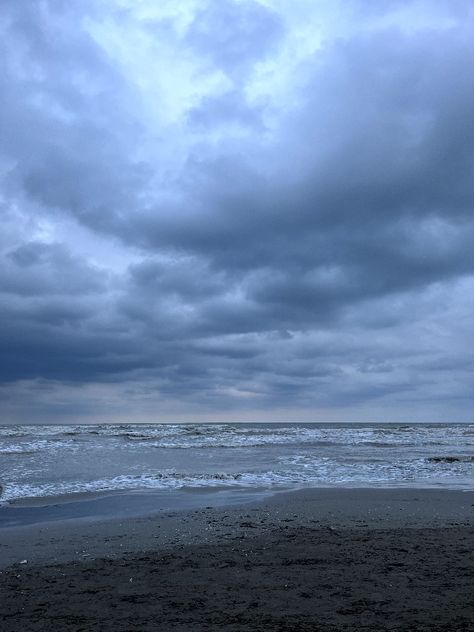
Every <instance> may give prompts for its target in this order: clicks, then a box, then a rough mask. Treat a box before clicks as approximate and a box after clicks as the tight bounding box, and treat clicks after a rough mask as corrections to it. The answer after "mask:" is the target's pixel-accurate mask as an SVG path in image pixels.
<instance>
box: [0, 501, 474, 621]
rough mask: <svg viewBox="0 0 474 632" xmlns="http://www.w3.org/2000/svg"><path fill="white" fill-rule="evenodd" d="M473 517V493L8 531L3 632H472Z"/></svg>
mask: <svg viewBox="0 0 474 632" xmlns="http://www.w3.org/2000/svg"><path fill="white" fill-rule="evenodd" d="M473 514H474V493H472V492H466V493H464V492H456V491H435V490H348V489H346V490H305V491H302V492H295V493H288V494H278V495H277V496H275V497H273V498H271V499H267V500H259V501H258V502H256V503H251V504H247V505H242V506H239V507H225V508H219V509H197V510H192V511H174V512H166V513H161V514H157V515H153V516H142V517H140V518H130V519H127V520H112V521H103V520H102V521H88V522H87V521H80V520H79V521H78V520H67V521H64V522H61V523H58V522H55V523H41V524H36V525H28V526H25V527H19V528H7V529H1V530H0V543H1V545H2V546H1V547H0V561H1V563H2V566H3V570H2V572H1V574H0V594H1V595H2V597H1V601H2V608H1V610H0V629H1V630H2V631H3V630H5V631H6V632H7V631H10V630H11V631H13V630H18V631H19V630H45V629H54V630H75V631H76V630H77V631H79V630H84V631H86V630H110V631H112V630H114V631H115V630H117V631H121V630H124V631H125V630H129V631H131V630H134V631H135V630H136V631H140V630H163V631H166V630H183V631H191V630H192V631H194V630H221V629H222V630H235V631H237V630H255V631H257V630H277V631H278V630H281V631H289V630H314V631H317V630H320V631H336V630H374V631H382V630H400V631H401V630H403V631H408V630H416V631H421V630H423V631H425V630H426V631H427V630H434V631H440V632H441V631H444V632H448V631H453V632H454V631H456V632H457V631H463V630H464V631H466V630H467V631H473V630H474V598H473V593H474V591H473V587H474V586H473V584H474V582H473V577H474V561H473V549H474V546H473V545H474V521H473ZM20 558H21V559H20ZM23 559H27V563H26V564H20V563H19V562H21V561H22V560H23Z"/></svg>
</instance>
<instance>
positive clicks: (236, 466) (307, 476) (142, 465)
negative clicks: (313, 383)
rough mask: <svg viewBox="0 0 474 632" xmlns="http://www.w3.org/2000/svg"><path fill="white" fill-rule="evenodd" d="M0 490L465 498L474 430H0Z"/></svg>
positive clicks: (13, 494)
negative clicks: (426, 492)
mask: <svg viewBox="0 0 474 632" xmlns="http://www.w3.org/2000/svg"><path fill="white" fill-rule="evenodd" d="M0 486H1V496H0V503H1V504H3V505H9V504H12V503H15V501H19V500H22V499H23V500H24V499H37V498H43V499H44V500H45V502H47V500H48V498H55V497H58V496H61V497H63V498H64V497H70V498H71V499H74V498H75V497H77V495H78V494H86V495H88V494H90V495H92V494H99V493H115V492H121V491H127V492H131V491H139V490H141V491H143V490H156V491H158V490H160V491H162V492H165V491H167V490H169V491H170V490H173V491H174V492H175V493H176V492H178V491H179V490H188V491H189V490H205V491H206V492H212V491H221V492H222V491H223V490H226V491H227V492H229V493H233V492H238V491H240V492H242V490H253V491H266V492H273V491H279V490H290V489H297V488H302V487H418V488H433V487H434V488H449V489H465V490H472V489H474V424H304V423H285V424H283V423H278V424H276V423H275V424H272V423H268V424H224V423H223V424H149V425H143V424H128V425H123V424H116V425H114V424H106V425H77V426H71V425H16V426H12V425H8V426H0ZM74 495H76V496H74Z"/></svg>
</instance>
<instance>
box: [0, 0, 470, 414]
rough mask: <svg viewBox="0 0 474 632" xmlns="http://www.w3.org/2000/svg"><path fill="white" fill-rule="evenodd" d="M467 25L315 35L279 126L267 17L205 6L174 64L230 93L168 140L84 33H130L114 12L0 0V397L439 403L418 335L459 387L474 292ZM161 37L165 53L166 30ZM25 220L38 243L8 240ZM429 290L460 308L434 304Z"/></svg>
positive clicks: (206, 99) (194, 107) (274, 17)
mask: <svg viewBox="0 0 474 632" xmlns="http://www.w3.org/2000/svg"><path fill="white" fill-rule="evenodd" d="M411 4H413V5H416V3H403V6H405V7H406V6H410V5H411ZM462 4H463V7H464V8H463V9H462V11H461V14H459V15H458V14H457V13H456V12H455V11H454V10H453V11H450V10H448V9H447V13H446V15H448V14H449V24H445V23H444V22H442V23H441V24H440V25H438V26H429V27H426V28H421V27H420V28H418V29H416V30H414V31H410V30H409V29H408V30H406V29H405V30H404V29H403V28H401V27H394V26H383V25H381V24H382V22H381V23H380V24H378V25H377V26H376V27H374V28H368V29H364V28H361V29H357V28H354V29H352V30H350V31H349V32H348V33H344V34H343V35H340V36H338V37H333V38H328V39H327V40H325V41H324V42H323V45H322V47H321V48H318V49H317V50H316V52H313V53H311V54H310V55H308V56H307V57H306V58H305V59H304V62H302V63H301V64H300V65H299V66H298V67H297V68H296V70H295V73H296V77H295V78H294V79H295V80H294V82H293V83H291V84H290V87H289V88H288V90H289V93H288V95H287V98H286V101H285V99H283V102H282V103H279V104H278V103H277V105H275V102H274V101H272V98H273V95H272V94H271V90H269V93H268V94H267V95H266V96H265V95H264V96H263V97H262V96H260V97H259V98H252V90H251V89H250V87H249V86H251V84H250V83H246V82H248V81H250V80H249V77H251V76H253V75H252V73H254V72H255V69H256V68H257V67H259V68H262V67H263V66H262V64H265V63H266V62H267V61H268V60H269V59H271V58H272V56H276V55H283V51H284V46H285V37H286V36H287V34H288V28H289V27H288V25H286V24H285V21H284V18H283V17H282V16H281V15H279V14H278V13H277V12H276V11H272V10H270V9H268V8H266V7H264V6H263V5H262V4H260V3H259V2H251V1H246V2H230V1H226V2H219V3H212V2H210V3H207V4H206V3H203V7H202V9H201V8H200V10H199V11H198V12H197V13H195V14H194V15H193V16H192V19H190V20H189V21H188V23H187V26H186V28H185V29H184V30H182V31H180V32H179V33H178V30H176V31H173V33H172V37H174V38H176V41H175V43H174V45H175V46H176V49H178V48H179V49H182V50H184V51H185V54H186V55H191V56H196V59H198V60H199V64H198V66H197V69H194V72H195V75H196V77H197V78H198V79H197V81H198V83H200V82H201V81H202V80H203V79H202V77H204V73H206V72H207V73H211V74H210V76H212V77H214V75H213V74H212V73H218V74H217V75H215V76H219V77H220V76H221V75H222V76H224V77H225V81H226V82H227V83H225V84H223V87H222V89H221V90H220V91H218V90H217V91H216V90H214V89H213V90H211V91H210V92H209V94H204V96H202V95H201V96H199V97H196V98H195V100H194V101H193V102H192V103H190V105H189V107H187V108H184V109H183V114H182V117H181V119H180V121H179V124H177V123H176V122H171V123H170V122H169V121H170V120H172V117H171V118H170V115H169V114H168V115H166V113H165V105H164V104H163V105H162V108H163V111H162V112H161V111H160V108H158V114H156V115H153V116H155V118H156V120H155V118H153V117H152V116H151V115H150V113H149V109H148V104H147V103H146V99H145V97H144V96H143V94H142V93H141V92H140V90H139V89H138V87H137V86H138V84H139V81H138V80H137V81H134V80H135V77H133V79H134V80H133V81H132V80H130V78H127V77H126V75H125V74H124V71H123V68H122V69H121V68H120V67H119V64H118V63H117V60H116V59H114V58H113V56H110V55H108V54H107V53H106V51H105V49H104V48H103V47H101V46H100V38H99V39H98V36H97V34H96V35H95V36H94V32H93V31H90V30H88V24H90V23H94V21H95V22H96V23H97V24H101V25H103V24H104V23H106V22H107V19H109V20H110V23H111V24H113V25H115V26H117V25H119V26H120V28H122V27H123V24H125V22H126V20H127V19H128V17H127V16H128V15H129V14H128V13H127V12H126V11H120V10H117V11H113V10H112V9H110V13H107V12H106V13H105V14H104V13H103V11H104V8H103V7H99V6H98V5H96V4H95V3H89V2H84V3H74V2H72V3H66V2H57V3H55V2H46V1H44V2H39V3H20V2H6V3H5V4H4V6H3V9H2V16H1V20H0V31H1V33H2V40H1V41H2V43H1V44H0V48H1V58H0V64H1V70H2V72H1V78H0V90H1V92H2V103H1V106H0V177H1V178H2V200H1V202H2V205H3V208H4V212H5V216H8V218H9V220H8V221H9V224H8V225H9V226H10V228H9V230H10V233H8V236H7V237H4V238H1V237H0V246H1V249H2V257H3V259H2V264H1V269H0V292H1V300H2V305H3V308H2V316H1V320H2V334H1V347H2V350H3V356H2V357H3V358H4V359H5V362H3V364H2V370H1V372H0V380H2V381H5V382H8V383H13V382H15V381H21V380H34V379H46V380H55V381H57V382H61V381H64V382H66V383H67V382H76V383H78V384H89V383H104V382H110V383H129V382H130V381H134V384H135V386H134V388H135V389H136V391H137V392H139V391H140V392H141V390H140V389H142V388H143V389H144V391H146V392H148V393H153V392H154V393H160V394H162V395H163V396H166V397H174V396H179V398H180V400H187V401H190V402H195V403H196V405H203V406H206V405H208V406H209V407H210V409H212V408H215V409H219V408H225V407H226V406H229V405H236V406H242V407H245V406H255V407H256V408H259V407H270V406H285V405H292V406H293V405H295V402H298V403H299V404H300V405H301V406H303V407H305V406H310V405H313V404H319V405H323V406H333V405H341V406H345V405H349V404H353V403H354V402H359V403H360V402H362V403H363V402H366V401H369V400H371V399H374V401H375V400H377V401H378V400H383V398H384V397H389V398H390V397H392V396H397V394H398V395H400V396H401V395H403V396H406V397H407V398H410V397H412V395H411V394H412V393H413V392H416V396H417V397H419V398H421V399H423V398H426V399H429V397H430V393H432V392H433V391H434V390H436V384H437V382H436V378H435V377H433V376H434V374H435V373H436V371H435V369H434V368H433V367H435V366H439V367H443V366H444V365H443V357H444V355H446V347H444V346H443V344H442V343H441V342H440V341H439V340H438V339H437V338H436V335H435V334H432V337H431V338H430V336H428V335H426V336H425V334H424V333H423V332H425V331H426V327H428V325H426V323H428V322H429V323H430V324H429V327H428V328H431V330H430V331H432V332H436V331H439V330H443V331H448V330H449V331H450V334H449V335H450V336H451V337H452V340H451V343H450V344H451V352H450V362H451V363H453V364H454V365H456V363H458V364H457V366H459V367H462V366H466V365H465V363H464V364H463V346H464V345H462V344H461V345H459V344H458V343H457V342H456V343H455V342H454V339H455V340H456V341H457V340H458V339H459V338H458V337H464V336H465V335H466V330H465V329H464V324H463V323H464V318H465V313H466V311H467V312H468V311H469V303H467V302H466V300H465V296H464V295H463V294H462V292H460V291H458V290H457V289H456V288H457V287H458V285H457V284H459V283H462V282H463V280H466V279H469V278H470V276H472V274H473V271H474V254H473V250H472V247H471V244H472V241H473V238H474V219H473V215H472V210H473V209H472V204H473V200H474V177H473V176H474V174H473V161H472V156H473V155H474V133H472V132H473V131H474V91H473V90H472V72H471V67H470V64H469V63H467V60H469V59H472V58H473V55H474V37H473V23H472V12H471V11H470V10H469V7H468V6H467V5H465V4H464V3H462ZM348 6H349V5H348ZM397 6H398V3H396V2H395V3H388V2H387V3H360V2H352V3H350V11H351V12H352V14H353V15H354V16H358V19H361V20H363V19H364V15H367V19H369V18H371V17H373V16H374V15H378V16H379V17H383V15H384V14H385V13H388V12H389V11H390V10H391V9H392V8H393V7H397ZM419 6H421V4H420V5H419ZM437 6H438V5H437ZM439 6H441V4H440V5H439ZM442 6H444V5H442ZM354 19H355V18H354ZM446 19H447V18H446ZM137 24H138V26H140V20H139V19H138V18H137V21H136V22H134V24H133V28H134V29H135V28H138V27H137ZM153 24H154V23H152V22H149V21H148V22H147V21H144V22H143V28H146V32H147V37H152V38H153V34H154V33H155V32H156V37H157V38H158V35H159V40H160V42H161V40H162V39H163V38H165V34H166V30H164V27H163V24H166V22H162V23H158V24H156V23H155V26H153ZM104 28H105V27H104ZM110 28H112V27H110ZM117 28H118V27H117ZM154 29H155V30H154ZM169 37H171V35H169ZM282 59H283V57H282ZM156 64H157V65H158V66H159V59H157V60H156ZM259 64H260V66H259ZM272 72H276V73H278V69H276V70H275V69H273V71H272ZM219 73H220V74H219ZM255 81H256V80H255ZM163 103H165V102H163ZM180 106H181V104H180ZM160 107H161V106H160ZM176 107H177V106H176ZM169 108H171V106H169ZM167 116H168V118H167ZM152 120H153V123H152V122H151V121H152ZM174 134H176V142H175V137H174ZM180 134H181V136H180ZM170 139H171V140H170ZM167 143H168V144H167ZM183 147H184V149H183ZM178 152H183V154H182V156H181V154H180V156H181V157H180V158H179V159H178V158H177V157H176V155H177V154H178ZM175 154H176V155H175ZM173 161H174V162H173ZM176 164H179V165H180V166H179V168H177V167H176ZM17 215H18V218H20V219H21V218H22V219H21V221H20V219H18V221H16V220H15V218H16V217H17ZM25 216H28V217H31V220H28V221H30V223H31V224H32V225H34V227H35V230H36V233H35V230H33V229H32V230H33V235H26V234H25V235H23V233H21V231H20V229H19V228H18V233H16V232H15V231H16V230H17V228H16V225H17V224H18V226H20V224H21V226H24V225H26V224H28V222H27V221H26V220H25V219H24V218H25ZM12 218H13V220H12ZM43 220H44V221H45V222H49V223H50V224H53V225H55V226H61V225H62V224H63V223H65V222H77V224H78V225H79V226H81V227H82V228H83V229H84V230H86V231H89V234H91V235H96V236H99V237H100V239H102V240H105V242H107V240H108V241H109V242H110V243H111V244H112V243H113V244H114V248H117V247H119V248H121V249H123V252H124V253H127V255H126V256H125V254H124V260H127V257H128V256H129V258H130V259H131V260H133V261H132V262H131V263H130V264H129V265H128V267H127V265H126V264H125V265H123V266H122V268H121V269H120V270H119V271H114V270H109V269H107V266H106V265H105V264H104V265H98V264H95V263H92V262H91V261H90V260H88V256H87V255H86V254H84V253H83V252H79V251H78V252H73V250H74V235H70V236H69V237H68V238H67V240H68V241H67V245H66V244H61V243H56V242H52V241H51V239H48V240H46V241H44V240H42V238H41V236H40V237H38V234H39V235H41V234H42V233H41V231H42V230H43V229H42V224H41V221H43ZM11 226H13V228H11ZM21 230H23V228H22V229H21ZM24 230H26V229H24ZM28 230H29V229H28ZM99 237H98V238H99ZM117 244H119V246H117ZM130 253H131V254H130ZM100 255H101V253H100V252H98V253H97V258H98V260H99V261H100ZM467 287H468V288H469V287H470V286H469V285H468V286H467ZM432 288H438V289H439V292H445V293H446V294H443V297H447V296H449V295H450V294H449V293H450V292H451V293H452V294H453V296H455V298H452V299H448V298H443V299H442V300H441V299H439V298H438V299H436V300H435V299H433V301H434V302H432V303H430V302H429V301H428V299H426V301H427V302H424V301H425V299H424V298H423V297H424V296H425V294H426V293H428V295H429V293H430V292H431V291H432ZM443 301H446V304H444V303H443ZM450 301H451V303H452V305H455V307H453V308H452V309H453V310H454V309H455V310H457V311H455V312H452V313H451V312H450V309H451V307H450V306H449V305H448V304H449V302H450ZM433 305H435V307H433ZM453 323H455V325H454V324H453ZM450 327H451V328H453V327H454V329H452V330H450V329H449V328H450ZM456 328H457V329H456ZM420 332H421V333H420ZM455 332H458V333H455ZM464 348H465V347H464ZM420 367H425V369H424V370H425V373H426V375H427V376H428V377H426V378H422V377H421V376H420V375H419V373H420ZM439 371H442V368H440V369H439ZM468 371H469V368H466V369H465V372H464V373H463V374H462V375H463V377H461V378H460V380H459V383H460V387H459V388H460V393H461V395H460V396H461V397H464V396H465V391H464V390H463V386H462V384H464V383H465V382H466V381H467V379H468ZM236 393H237V394H240V395H241V396H242V400H239V401H238V402H237V403H236V399H235V397H234V395H235V394H236ZM240 395H239V396H240ZM229 402H231V404H229Z"/></svg>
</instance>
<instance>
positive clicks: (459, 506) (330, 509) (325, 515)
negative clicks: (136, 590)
mask: <svg viewBox="0 0 474 632" xmlns="http://www.w3.org/2000/svg"><path fill="white" fill-rule="evenodd" d="M144 496H145V499H148V500H150V501H151V504H149V505H147V504H144V503H143V498H142V497H141V495H140V494H136V495H135V494H133V495H131V494H124V495H114V496H105V497H101V498H96V499H94V501H93V502H96V503H97V506H96V507H94V512H93V513H91V514H88V513H87V512H86V515H81V514H80V513H79V514H78V513H77V509H78V507H81V506H82V507H87V503H88V501H85V500H81V501H78V502H77V503H69V502H66V503H63V504H59V505H57V506H56V505H52V506H49V505H48V506H42V507H32V508H30V507H22V508H20V511H26V512H28V511H29V510H30V509H31V510H32V511H33V516H34V517H36V518H37V517H38V515H39V514H38V511H39V510H40V511H43V512H44V513H43V518H45V517H47V516H48V514H49V516H50V517H51V520H46V519H40V520H39V521H38V520H32V521H31V522H28V521H27V522H26V523H24V524H19V525H10V526H2V527H1V528H0V568H5V567H7V566H8V565H10V564H14V563H16V562H18V561H20V558H21V559H22V560H23V559H27V560H28V563H39V564H48V563H67V562H69V561H77V560H82V559H85V558H89V557H91V558H96V557H107V556H111V557H119V556H120V555H123V554H124V553H129V554H133V553H140V552H142V551H148V550H159V549H160V548H161V547H166V548H168V547H170V546H173V545H178V544H183V543H186V544H199V543H208V542H210V541H211V539H212V540H213V541H216V542H218V541H219V538H223V539H225V538H226V537H229V536H231V537H233V536H234V535H235V533H238V532H239V531H241V529H240V527H239V524H240V522H242V521H243V522H245V519H244V517H246V519H248V518H250V517H251V516H255V517H256V518H258V521H259V522H258V525H259V527H258V528H257V527H255V526H254V527H253V528H252V531H250V534H252V533H253V534H254V535H256V534H257V531H258V529H260V530H261V529H264V530H266V531H268V530H270V529H272V528H277V527H278V526H279V525H280V523H281V521H288V524H289V523H290V522H297V524H298V525H299V526H306V527H309V526H314V525H319V526H321V527H328V526H329V527H336V528H351V527H358V526H361V525H366V527H365V528H367V527H368V528H378V527H386V528H401V527H409V528H425V527H428V528H440V527H450V526H454V525H455V524H456V523H458V524H463V525H469V524H471V523H474V491H469V490H468V491H462V490H449V489H426V488H423V489H416V488H387V489H380V488H349V487H347V488H330V487H321V488H306V489H299V490H290V491H280V492H277V493H274V494H271V495H266V496H259V495H255V493H254V492H253V493H252V492H251V493H249V494H243V495H237V496H236V497H235V498H234V502H229V497H228V495H227V494H225V495H223V496H222V497H219V495H218V493H216V492H214V493H213V494H207V495H206V496H202V495H200V494H198V495H196V496H194V497H193V495H191V496H190V497H188V498H187V499H186V500H185V501H184V504H181V506H180V505H177V506H176V505H173V503H172V504H171V506H166V505H162V506H161V507H159V508H156V502H155V501H156V495H155V494H153V493H151V492H146V493H145V495H144ZM131 498H136V499H137V500H138V505H137V509H138V510H140V511H141V513H133V511H132V512H131V514H130V515H127V514H122V515H121V514H119V515H117V514H113V516H110V515H108V514H107V513H101V512H100V511H97V508H98V507H99V506H100V504H101V503H108V502H111V503H112V509H113V510H114V511H116V509H117V503H120V502H123V501H124V500H128V501H130V499H131ZM193 498H194V500H195V502H196V503H197V505H196V506H192V505H189V503H190V501H191V500H192V499H193ZM207 503H208V504H207ZM153 507H154V509H153ZM57 510H59V511H60V512H64V513H63V517H62V518H57V517H56V514H55V512H56V511H57ZM3 511H4V512H5V511H8V509H6V508H3ZM68 512H69V513H68ZM224 521H225V523H226V525H227V526H226V528H225V529H221V528H219V523H223V522H224ZM239 521H240V522H239ZM244 531H245V530H244ZM116 544H117V546H116Z"/></svg>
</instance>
